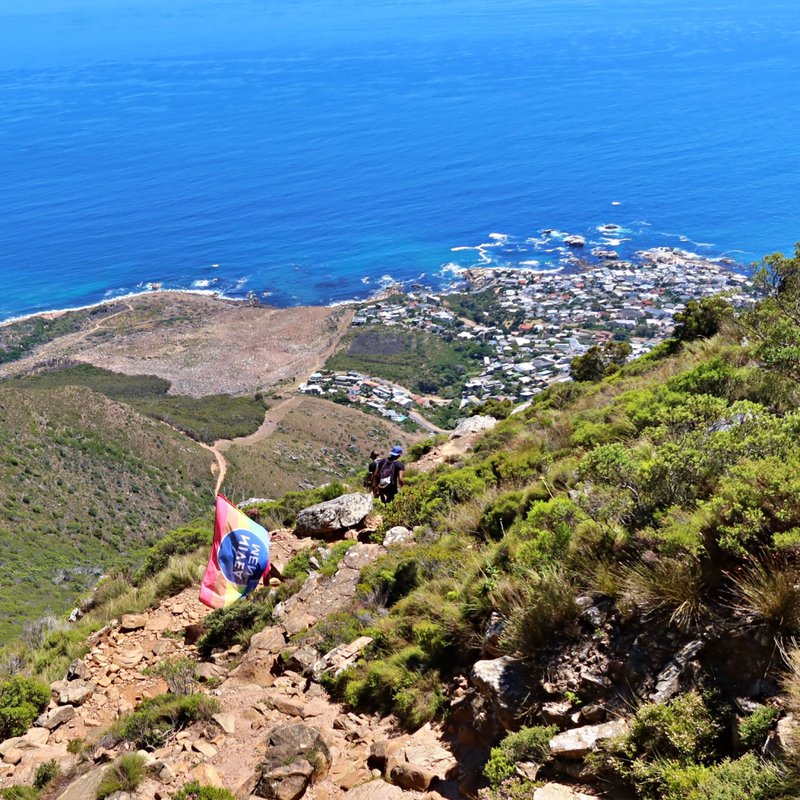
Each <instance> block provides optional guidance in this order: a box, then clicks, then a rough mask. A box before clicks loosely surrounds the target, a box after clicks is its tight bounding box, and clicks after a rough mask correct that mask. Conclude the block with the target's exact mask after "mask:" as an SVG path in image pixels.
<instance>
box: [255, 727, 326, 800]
mask: <svg viewBox="0 0 800 800" xmlns="http://www.w3.org/2000/svg"><path fill="white" fill-rule="evenodd" d="M330 765H331V752H330V750H329V748H328V745H327V744H325V741H324V740H323V738H322V736H320V734H319V732H318V731H316V730H314V728H311V727H309V726H308V725H305V724H303V723H302V722H296V723H290V724H287V725H279V726H278V727H277V728H273V730H272V731H271V732H270V734H269V737H268V739H267V753H266V757H265V759H264V761H263V762H262V763H261V764H260V765H259V768H258V782H257V783H256V787H255V794H257V795H258V796H260V797H264V798H266V799H267V800H298V798H300V797H302V796H303V794H305V791H306V789H307V788H308V786H309V784H310V783H311V782H312V780H314V779H315V778H318V777H320V776H321V775H324V774H325V772H327V771H328V769H329V768H330Z"/></svg>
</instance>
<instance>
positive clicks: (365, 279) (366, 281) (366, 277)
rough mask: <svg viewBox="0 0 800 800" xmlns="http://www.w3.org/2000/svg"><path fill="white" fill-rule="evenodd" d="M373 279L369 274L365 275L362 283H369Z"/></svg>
mask: <svg viewBox="0 0 800 800" xmlns="http://www.w3.org/2000/svg"><path fill="white" fill-rule="evenodd" d="M371 280H372V278H370V276H369V275H365V276H364V277H363V278H362V279H361V283H369V282H370V281H371Z"/></svg>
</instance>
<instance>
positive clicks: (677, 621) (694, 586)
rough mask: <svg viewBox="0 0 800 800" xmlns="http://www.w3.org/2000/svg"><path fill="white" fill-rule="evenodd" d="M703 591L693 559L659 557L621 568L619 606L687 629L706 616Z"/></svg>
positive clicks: (700, 572) (701, 578) (706, 610)
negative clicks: (636, 610)
mask: <svg viewBox="0 0 800 800" xmlns="http://www.w3.org/2000/svg"><path fill="white" fill-rule="evenodd" d="M705 592H706V590H705V584H704V582H703V576H702V571H701V568H700V564H699V562H698V561H697V560H696V559H694V558H691V557H688V556H687V557H683V558H679V557H674V558H667V557H664V556H658V557H656V558H654V559H653V560H651V561H641V562H640V563H638V564H634V565H632V566H629V567H627V568H626V569H624V571H623V574H622V595H621V598H620V605H621V606H622V607H623V608H626V607H627V609H629V610H633V609H638V610H639V611H640V612H641V613H643V614H646V615H651V616H654V617H663V618H664V619H666V620H667V621H668V623H669V624H670V625H673V626H675V627H676V628H678V629H679V630H688V629H690V628H692V627H694V626H696V625H697V624H698V623H699V622H700V621H701V620H702V619H703V618H704V617H705V616H706V615H707V614H708V610H709V609H708V604H707V602H706V597H705Z"/></svg>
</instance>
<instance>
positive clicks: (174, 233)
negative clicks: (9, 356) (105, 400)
mask: <svg viewBox="0 0 800 800" xmlns="http://www.w3.org/2000/svg"><path fill="white" fill-rule="evenodd" d="M0 45H2V46H0V180H1V182H2V192H1V193H0V275H1V276H2V292H0V319H8V318H11V317H14V316H17V315H21V314H26V313H31V312H35V311H40V310H45V309H56V308H66V307H73V306H79V305H83V304H88V303H93V302H98V301H101V300H103V299H105V298H109V297H115V296H120V295H123V294H126V293H131V292H136V291H141V290H142V289H147V288H148V287H153V286H161V287H163V288H182V289H195V290H208V291H218V292H221V293H224V294H226V295H229V296H233V297H244V296H246V295H248V293H253V294H255V295H256V296H257V297H259V298H261V299H262V300H264V301H265V302H268V303H272V304H275V305H296V304H307V303H332V302H337V301H342V300H346V299H350V298H356V297H365V296H368V295H369V294H370V293H372V292H374V291H375V290H376V289H377V288H378V287H380V286H381V285H382V284H385V283H387V282H389V281H395V280H398V281H408V282H422V283H427V284H431V285H434V286H437V285H441V284H442V283H443V282H447V281H449V280H450V279H451V278H452V275H453V273H454V272H456V271H457V270H458V268H460V267H466V266H470V265H474V264H485V263H512V264H513V263H518V264H524V265H526V266H530V267H533V268H539V267H541V268H548V267H551V266H553V264H555V263H557V262H558V260H559V258H560V257H561V253H562V251H563V248H560V247H558V246H557V242H556V244H553V237H552V236H544V237H543V236H542V233H541V232H542V230H544V229H555V230H556V231H561V232H568V233H573V234H580V235H583V236H585V237H587V244H588V245H594V244H600V245H608V244H610V245H611V246H614V247H616V248H617V249H620V250H622V252H623V253H629V252H633V251H635V250H637V249H640V248H645V247H651V246H657V245H674V246H677V247H683V248H686V249H690V250H695V251H699V252H703V253H706V254H708V255H709V256H712V257H716V256H730V257H732V258H734V259H735V260H737V261H738V262H740V263H742V264H748V263H750V262H752V261H754V260H755V259H757V258H760V257H761V256H762V255H763V254H765V253H768V252H772V251H775V250H782V251H789V250H791V249H792V248H793V244H794V242H795V240H797V239H800V191H799V189H800V4H798V3H797V0H760V2H758V3H756V2H753V0H714V1H713V2H711V0H691V2H689V1H688V0H425V1H424V2H422V1H421V0H403V1H402V2H399V1H398V0H335V2H334V0H170V2H163V0H3V2H2V4H0ZM603 226H619V229H618V230H617V229H614V235H613V236H611V237H609V236H608V235H604V232H603V230H598V229H599V228H602V227H603ZM609 230H611V228H605V229H604V231H606V232H607V231H609Z"/></svg>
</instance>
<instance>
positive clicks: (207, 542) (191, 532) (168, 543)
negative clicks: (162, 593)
mask: <svg viewBox="0 0 800 800" xmlns="http://www.w3.org/2000/svg"><path fill="white" fill-rule="evenodd" d="M213 537H214V522H213V520H212V518H211V517H209V516H205V517H200V518H199V519H196V520H194V521H193V522H191V523H189V524H188V525H184V526H183V527H182V528H177V529H175V530H174V531H170V532H169V533H168V534H167V535H166V536H165V537H164V538H163V539H161V540H159V541H158V542H156V543H155V544H154V545H153V546H152V547H151V548H150V550H148V551H147V555H146V556H145V558H144V563H143V564H142V566H141V568H140V569H139V571H138V572H137V573H136V575H135V576H134V581H135V583H136V584H141V583H142V581H144V580H145V579H146V578H149V577H151V576H153V575H156V574H157V573H159V572H161V570H163V569H164V568H165V567H166V566H167V564H168V563H169V560H170V559H171V558H172V557H173V556H182V555H188V554H189V553H194V552H195V551H196V550H199V549H200V548H210V547H211V540H212V539H213Z"/></svg>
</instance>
